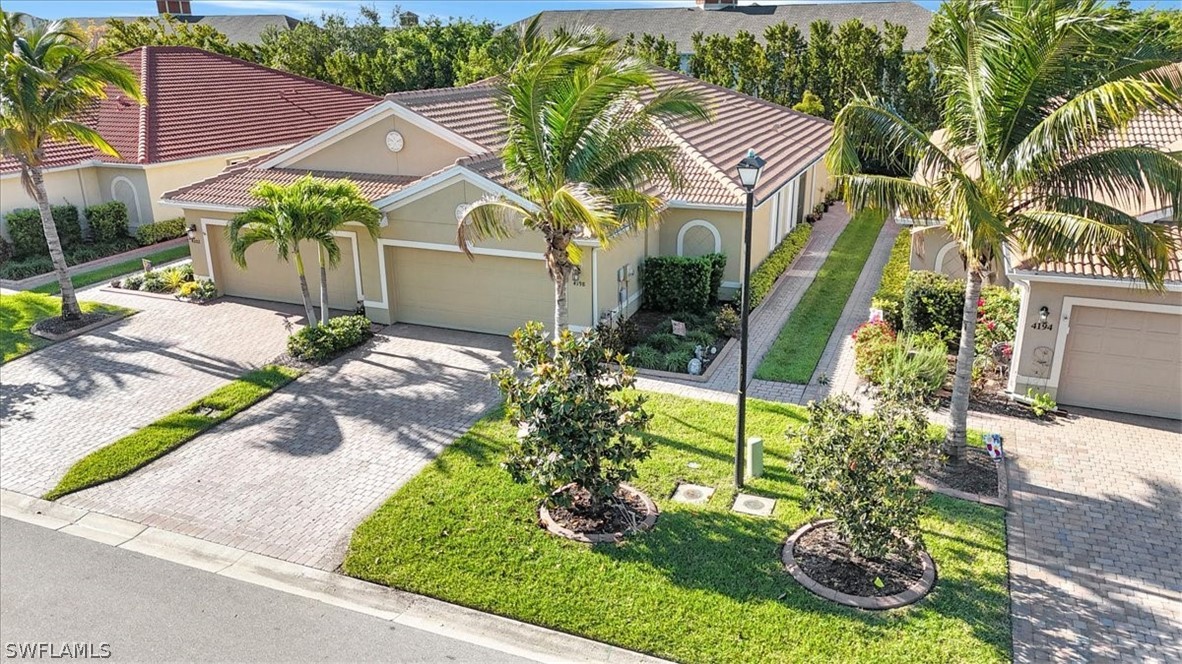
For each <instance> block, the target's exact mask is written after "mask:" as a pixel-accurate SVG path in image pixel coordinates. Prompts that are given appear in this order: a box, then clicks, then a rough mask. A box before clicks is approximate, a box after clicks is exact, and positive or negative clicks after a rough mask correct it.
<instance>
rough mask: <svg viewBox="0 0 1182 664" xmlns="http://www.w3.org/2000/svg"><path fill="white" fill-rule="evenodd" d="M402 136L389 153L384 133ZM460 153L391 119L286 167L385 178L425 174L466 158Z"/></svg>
mask: <svg viewBox="0 0 1182 664" xmlns="http://www.w3.org/2000/svg"><path fill="white" fill-rule="evenodd" d="M390 131H397V132H399V133H400V134H402V138H403V148H402V150H401V151H400V152H390V150H389V149H387V148H386V133H387V132H390ZM467 155H468V153H467V152H465V151H464V150H462V149H460V148H458V147H456V146H454V145H452V144H451V143H448V142H447V141H445V140H443V139H442V138H439V137H438V136H436V135H434V134H431V133H428V132H427V131H426V130H423V129H420V128H419V127H416V126H415V125H413V124H411V123H409V122H407V121H406V120H403V119H401V118H396V117H394V116H392V115H391V116H389V117H385V118H382V119H380V120H378V121H377V122H375V123H374V124H372V125H370V126H368V127H366V128H364V129H361V130H359V131H357V132H356V133H354V134H351V135H349V136H345V137H343V138H341V139H340V140H337V141H335V142H333V143H331V144H327V145H325V146H324V147H321V148H319V149H318V150H316V151H315V152H312V153H310V154H308V155H306V156H304V157H301V158H300V159H298V160H296V161H295V162H293V163H292V164H290V165H289V167H291V168H311V169H318V170H331V171H345V172H349V173H356V172H365V173H383V174H386V175H426V174H428V173H433V172H435V171H437V170H439V169H440V168H443V167H444V166H448V165H450V164H453V163H455V161H456V160H457V159H459V158H460V157H465V156H467Z"/></svg>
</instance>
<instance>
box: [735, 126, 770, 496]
mask: <svg viewBox="0 0 1182 664" xmlns="http://www.w3.org/2000/svg"><path fill="white" fill-rule="evenodd" d="M764 163H765V162H764V160H763V159H760V158H759V156H758V155H756V154H755V150H748V151H747V156H746V157H743V158H742V159H741V160H740V161H739V165H738V171H739V183H740V184H742V185H743V189H746V190H747V210H746V213H745V214H744V215H743V286H742V288H743V291H742V295H741V298H742V305H741V306H742V309H741V310H740V312H739V317H740V322H739V421H738V424H737V425H736V426H735V488H736V489H742V488H743V475H744V471H745V468H744V466H745V465H746V464H745V463H744V460H743V457H744V455H745V454H746V451H747V448H746V445H747V317H748V315H749V314H750V313H751V216H752V214H753V212H754V210H755V183H756V182H758V181H759V173H760V171H762V170H763V165H764Z"/></svg>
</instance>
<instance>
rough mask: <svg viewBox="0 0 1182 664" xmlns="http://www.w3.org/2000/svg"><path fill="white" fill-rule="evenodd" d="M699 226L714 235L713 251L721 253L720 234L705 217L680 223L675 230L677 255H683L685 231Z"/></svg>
mask: <svg viewBox="0 0 1182 664" xmlns="http://www.w3.org/2000/svg"><path fill="white" fill-rule="evenodd" d="M699 226H701V227H703V228H705V229H706V230H708V231H710V234H711V235H713V236H714V253H716V254H718V253H722V234H721V233H719V232H718V228H717V227H716V226H715V225H714V224H712V223H710V222H708V221H706V220H705V219H693V220H691V221H687V222H685V223H684V224H682V226H681V228H680V229H678V231H677V255H678V256H684V255H685V232H686V231H688V230H689V229H691V228H697V227H699Z"/></svg>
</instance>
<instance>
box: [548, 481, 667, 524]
mask: <svg viewBox="0 0 1182 664" xmlns="http://www.w3.org/2000/svg"><path fill="white" fill-rule="evenodd" d="M561 495H562V496H563V497H565V498H566V499H567V501H569V504H566V505H563V504H558V501H556V504H554V505H551V506H550V507H549V511H550V518H552V519H554V521H555V522H556V523H558V525H560V526H562V527H563V528H568V529H570V530H572V531H574V532H576V533H583V534H588V535H589V534H610V533H621V532H627V531H630V530H634V529H636V528H637V526H639V525H640V524H641V522H643V521H644V519H645V517H647V516H648V508H647V507H646V506H645V504H644V501H643V500H642V499H641V498H640V496H638V495H636V494H634V493H631V492H627V491H624V490H623V489H619V488H617V489H616V493H615V501H613V503H612V504H609V505H605V506H602V507H600V508H598V509H592V508H591V492H589V491H587V490H586V489H583V488H581V487H580V488H577V489H574V490H573V493H572V491H571V490H570V489H567V490H566V491H564V492H563V493H562V494H561ZM560 500H561V499H560Z"/></svg>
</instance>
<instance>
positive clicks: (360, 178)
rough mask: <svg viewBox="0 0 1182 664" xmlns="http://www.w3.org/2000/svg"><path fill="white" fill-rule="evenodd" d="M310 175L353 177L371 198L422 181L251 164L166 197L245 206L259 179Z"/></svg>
mask: <svg viewBox="0 0 1182 664" xmlns="http://www.w3.org/2000/svg"><path fill="white" fill-rule="evenodd" d="M269 156H271V155H263V156H261V157H259V158H258V159H255V160H252V163H257V162H258V161H259V160H261V159H264V158H266V157H269ZM308 174H311V175H313V176H315V177H318V178H324V179H328V180H336V179H346V180H349V181H351V182H353V183H354V184H356V185H357V186H358V188H360V189H361V193H362V194H363V195H365V196H366V198H368V199H369V200H370V201H376V200H378V199H381V198H385V197H386V196H389V195H390V194H392V193H394V192H396V191H398V190H399V189H402V188H403V187H405V186H406V185H408V184H410V183H412V182H415V181H417V180H419V178H417V177H408V176H402V175H374V174H372V173H344V172H340V171H309V170H307V169H298V168H270V169H260V168H252V167H251V166H250V165H239V166H236V167H233V168H230V169H228V170H226V171H224V172H222V173H219V174H218V175H215V176H213V177H211V178H207V179H205V180H202V181H200V182H196V183H194V184H191V185H188V186H186V187H181V188H180V189H176V190H173V191H170V192H168V193H166V194H164V196H162V198H163V199H164V200H170V201H177V202H190V203H201V204H204V205H223V206H226V207H234V208H243V209H245V208H249V207H251V206H253V205H255V204H257V203H258V200H257V199H255V198H254V197H253V196H251V195H250V190H251V188H253V187H254V186H255V185H256V184H258V183H259V182H263V181H270V182H274V183H276V184H291V183H292V182H295V181H296V180H298V179H300V178H302V177H304V176H305V175H308Z"/></svg>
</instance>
